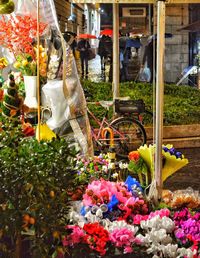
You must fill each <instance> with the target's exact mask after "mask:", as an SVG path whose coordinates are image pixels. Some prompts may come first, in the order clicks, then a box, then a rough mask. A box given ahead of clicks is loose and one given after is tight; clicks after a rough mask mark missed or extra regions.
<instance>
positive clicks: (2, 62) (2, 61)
mask: <svg viewBox="0 0 200 258" xmlns="http://www.w3.org/2000/svg"><path fill="white" fill-rule="evenodd" d="M7 65H8V61H7V59H6V58H5V57H2V58H0V66H1V69H3V68H4V67H6V66H7Z"/></svg>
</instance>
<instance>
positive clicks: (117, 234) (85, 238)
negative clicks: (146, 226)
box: [63, 222, 141, 256]
mask: <svg viewBox="0 0 200 258" xmlns="http://www.w3.org/2000/svg"><path fill="white" fill-rule="evenodd" d="M66 229H68V230H69V229H70V230H71V233H70V234H69V235H68V236H65V237H64V239H63V245H64V246H65V247H71V248H74V249H75V248H76V249H77V248H79V246H80V244H85V245H86V246H88V247H89V252H91V251H93V250H94V251H95V252H96V253H97V254H99V255H101V256H104V255H105V254H106V253H107V251H108V249H109V250H110V249H112V252H113V253H114V250H115V249H117V250H118V251H119V252H120V253H132V252H133V246H134V245H140V243H141V241H140V240H139V239H138V238H137V237H136V236H135V234H136V232H137V230H138V228H137V227H134V226H130V225H128V224H126V223H123V222H113V223H110V224H109V225H107V227H106V228H104V227H103V226H102V225H100V224H99V223H98V222H94V223H87V224H84V226H83V228H82V227H80V226H76V225H73V226H71V225H69V226H67V227H66ZM109 253H110V252H109Z"/></svg>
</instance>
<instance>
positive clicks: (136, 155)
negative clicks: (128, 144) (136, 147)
mask: <svg viewBox="0 0 200 258" xmlns="http://www.w3.org/2000/svg"><path fill="white" fill-rule="evenodd" d="M128 158H129V160H133V161H135V162H137V161H138V160H139V158H140V153H139V152H138V151H131V152H130V153H129V154H128Z"/></svg>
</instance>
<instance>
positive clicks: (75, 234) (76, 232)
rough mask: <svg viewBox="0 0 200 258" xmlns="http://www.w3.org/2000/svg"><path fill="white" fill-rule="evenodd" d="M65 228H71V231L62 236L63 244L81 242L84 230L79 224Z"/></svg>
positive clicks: (69, 244)
mask: <svg viewBox="0 0 200 258" xmlns="http://www.w3.org/2000/svg"><path fill="white" fill-rule="evenodd" d="M66 229H68V230H72V233H71V234H69V235H67V236H66V237H64V239H63V246H73V245H75V244H78V243H81V242H82V241H83V238H84V235H85V234H84V231H83V230H82V229H81V228H80V227H79V226H72V225H69V226H66Z"/></svg>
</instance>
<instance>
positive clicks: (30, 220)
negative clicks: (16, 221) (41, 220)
mask: <svg viewBox="0 0 200 258" xmlns="http://www.w3.org/2000/svg"><path fill="white" fill-rule="evenodd" d="M29 223H30V224H31V225H34V224H35V219H34V218H33V217H30V219H29Z"/></svg>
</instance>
